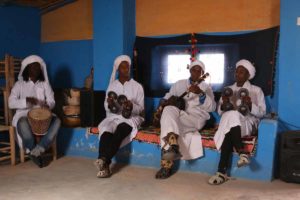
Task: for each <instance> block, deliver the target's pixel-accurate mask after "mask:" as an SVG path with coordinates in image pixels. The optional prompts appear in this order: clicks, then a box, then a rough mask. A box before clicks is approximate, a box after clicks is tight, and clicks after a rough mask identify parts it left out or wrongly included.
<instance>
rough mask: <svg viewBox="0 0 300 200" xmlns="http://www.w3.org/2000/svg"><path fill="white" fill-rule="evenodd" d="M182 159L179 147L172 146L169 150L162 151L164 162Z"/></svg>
mask: <svg viewBox="0 0 300 200" xmlns="http://www.w3.org/2000/svg"><path fill="white" fill-rule="evenodd" d="M181 157H182V155H181V153H180V152H179V146H178V145H171V146H170V148H169V149H168V150H164V149H163V150H162V157H161V159H163V160H178V159H180V158H181Z"/></svg>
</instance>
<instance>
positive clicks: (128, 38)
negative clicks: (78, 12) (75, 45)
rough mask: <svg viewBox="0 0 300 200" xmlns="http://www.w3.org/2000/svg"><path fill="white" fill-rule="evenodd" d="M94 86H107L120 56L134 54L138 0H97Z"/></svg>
mask: <svg viewBox="0 0 300 200" xmlns="http://www.w3.org/2000/svg"><path fill="white" fill-rule="evenodd" d="M93 20H94V34H93V35H94V43H93V45H94V46H93V54H94V67H95V77H97V78H96V79H95V82H94V88H95V89H97V90H106V88H107V86H108V81H109V79H110V75H111V71H112V66H113V62H114V59H115V57H116V56H118V55H121V54H131V52H132V50H131V49H132V46H133V43H134V38H135V0H94V1H93Z"/></svg>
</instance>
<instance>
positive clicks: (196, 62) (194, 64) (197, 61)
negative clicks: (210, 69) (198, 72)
mask: <svg viewBox="0 0 300 200" xmlns="http://www.w3.org/2000/svg"><path fill="white" fill-rule="evenodd" d="M197 65H198V66H200V67H201V68H202V70H203V72H205V65H204V63H203V62H201V61H200V60H195V61H193V62H192V63H191V64H190V65H189V67H188V68H189V70H191V69H192V68H193V67H195V66H197Z"/></svg>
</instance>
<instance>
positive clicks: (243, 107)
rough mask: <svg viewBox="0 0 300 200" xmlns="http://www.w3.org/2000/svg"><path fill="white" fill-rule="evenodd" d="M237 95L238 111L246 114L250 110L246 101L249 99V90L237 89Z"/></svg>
mask: <svg viewBox="0 0 300 200" xmlns="http://www.w3.org/2000/svg"><path fill="white" fill-rule="evenodd" d="M238 97H239V98H240V99H241V104H240V105H239V106H238V111H239V112H240V113H242V115H247V114H248V113H249V112H250V109H249V105H248V104H247V103H246V102H247V101H249V98H250V96H249V91H248V90H247V89H246V88H241V89H240V90H239V91H238Z"/></svg>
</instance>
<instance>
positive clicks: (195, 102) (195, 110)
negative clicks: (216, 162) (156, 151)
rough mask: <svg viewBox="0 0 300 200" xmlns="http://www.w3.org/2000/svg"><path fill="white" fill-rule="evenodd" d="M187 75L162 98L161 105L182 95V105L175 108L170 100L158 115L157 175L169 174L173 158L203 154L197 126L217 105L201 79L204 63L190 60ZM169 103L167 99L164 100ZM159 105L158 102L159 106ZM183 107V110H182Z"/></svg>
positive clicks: (195, 156) (189, 157) (203, 122)
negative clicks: (159, 156)
mask: <svg viewBox="0 0 300 200" xmlns="http://www.w3.org/2000/svg"><path fill="white" fill-rule="evenodd" d="M189 70H190V78H188V79H183V80H179V81H177V82H176V83H175V84H174V85H172V87H171V89H170V91H169V92H168V93H167V94H166V95H165V96H164V98H163V99H162V100H161V105H162V104H165V102H168V101H169V100H170V99H172V97H179V96H183V95H182V94H184V93H185V92H186V91H188V93H187V94H186V95H185V96H184V97H183V100H184V104H185V105H184V106H183V107H182V108H180V109H179V108H178V107H177V106H174V105H172V104H170V105H167V106H165V107H164V109H163V111H162V115H161V118H160V126H161V135H160V141H161V149H162V150H161V151H162V152H161V155H162V158H161V168H160V170H159V171H158V172H157V173H156V176H155V177H156V178H157V179H165V178H168V177H169V176H171V175H172V168H173V165H174V161H175V160H178V159H180V158H181V159H184V160H191V159H196V158H199V157H201V156H203V149H202V143H201V135H200V134H199V130H200V129H201V128H203V127H204V125H205V123H206V121H207V120H208V119H209V118H210V114H209V112H212V111H214V110H215V108H216V103H215V100H214V94H213V91H212V89H211V87H210V86H209V85H208V84H207V83H205V81H204V78H203V77H204V76H205V74H204V72H205V65H204V63H203V62H201V61H198V60H196V61H193V62H192V63H191V64H190V65H189ZM167 104H168V103H167ZM161 105H160V106H161ZM181 109H182V110H181Z"/></svg>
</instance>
